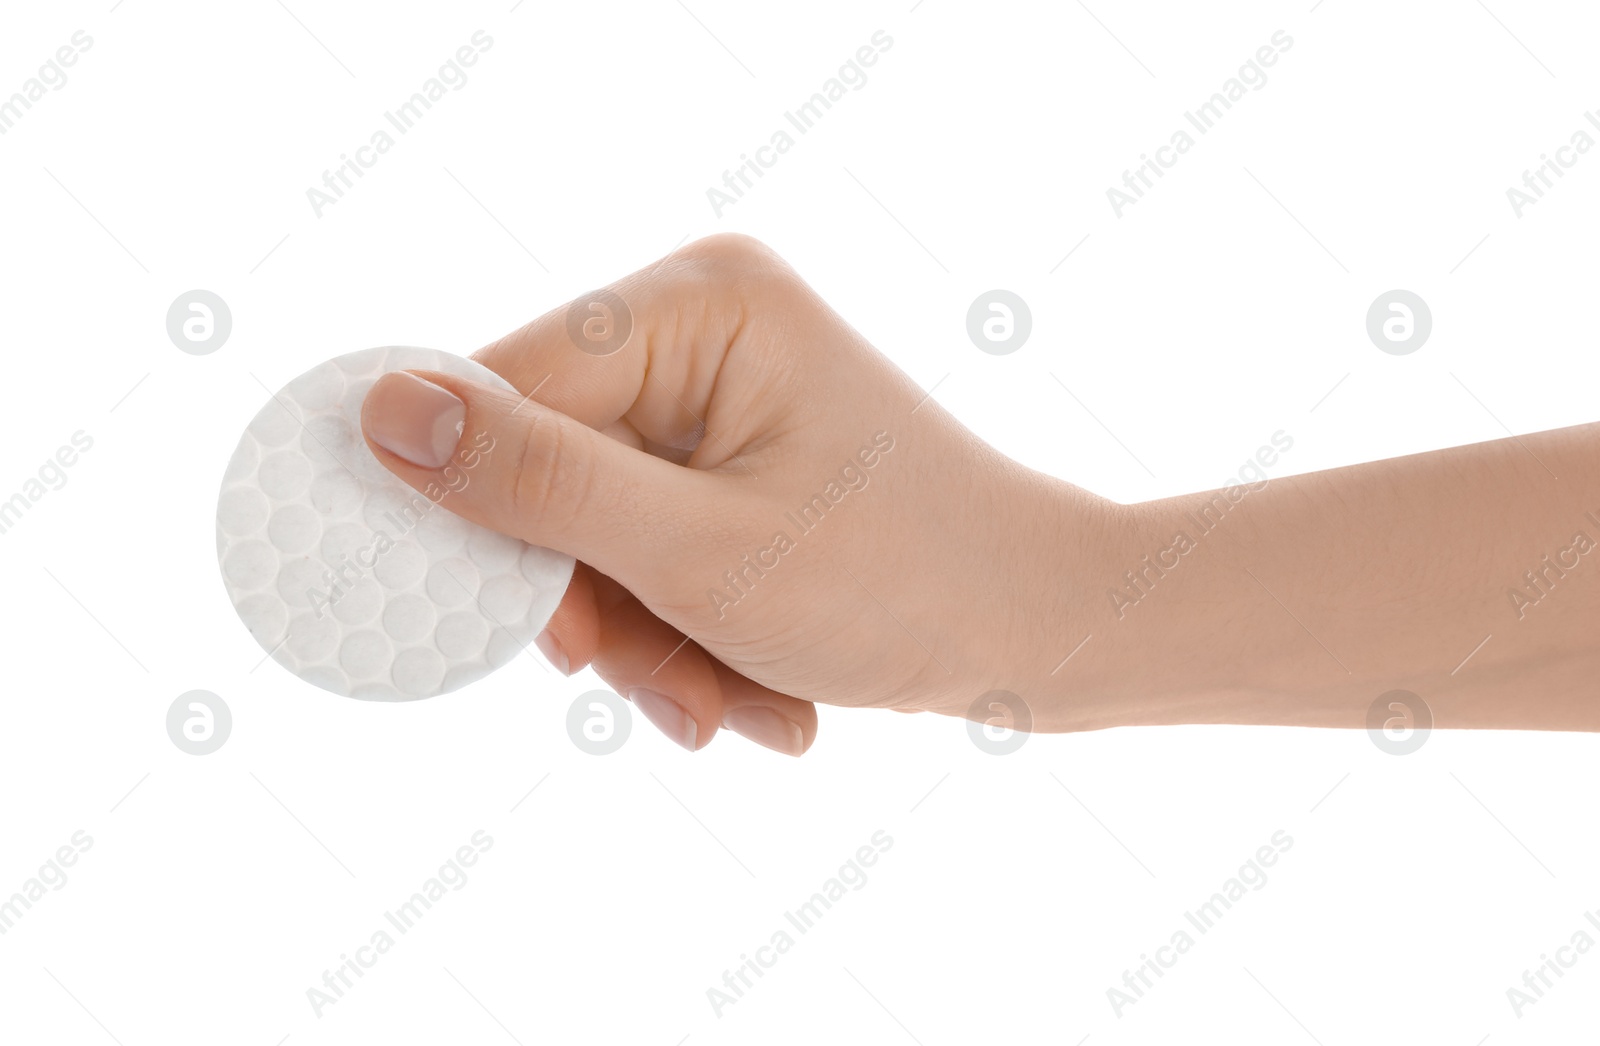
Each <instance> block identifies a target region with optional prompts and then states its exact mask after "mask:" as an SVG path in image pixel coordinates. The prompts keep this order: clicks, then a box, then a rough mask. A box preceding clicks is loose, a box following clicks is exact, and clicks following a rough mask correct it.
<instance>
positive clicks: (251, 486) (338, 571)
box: [217, 348, 573, 701]
mask: <svg viewBox="0 0 1600 1046" xmlns="http://www.w3.org/2000/svg"><path fill="white" fill-rule="evenodd" d="M395 370H434V371H440V372H442V373H445V374H452V375H458V376H460V377H464V378H471V379H473V380H474V381H479V382H483V383H484V384H488V385H494V386H496V387H499V388H504V389H510V388H511V386H510V385H509V384H507V382H506V381H505V380H504V379H502V378H501V377H500V376H499V375H497V374H495V373H494V372H492V371H490V370H489V369H488V368H486V367H483V366H480V365H479V364H477V363H474V362H472V361H471V360H465V359H462V358H461V357H459V356H452V355H450V354H449V353H444V352H435V351H433V350H431V349H411V348H384V349H364V350H362V351H360V352H352V353H349V354H347V355H344V356H340V357H338V358H337V359H332V360H329V361H328V362H326V363H324V364H321V365H320V366H317V367H314V368H312V369H311V370H309V371H307V372H306V373H304V374H302V375H300V377H298V378H296V379H295V380H293V381H291V382H290V383H289V384H288V385H286V386H284V387H283V388H282V389H280V390H279V391H278V392H277V393H276V394H275V395H274V396H273V397H272V399H270V400H268V401H267V404H266V406H264V407H262V408H261V411H260V413H258V414H257V415H256V416H255V418H254V419H253V420H252V421H251V422H250V426H249V428H247V429H246V430H245V433H244V435H243V436H241V437H240V438H239V446H238V447H237V448H235V450H234V452H233V457H232V458H231V459H229V461H228V468H227V472H226V473H225V474H224V476H223V480H222V492H221V494H220V495H219V496H218V498H217V561H218V563H219V564H220V565H221V567H222V581H223V584H224V586H225V587H226V588H227V590H228V597H229V598H230V599H232V600H233V605H234V607H235V608H236V609H237V610H238V611H239V617H240V618H242V619H243V620H244V623H245V625H246V626H247V627H248V628H249V629H250V634H251V635H253V636H255V639H256V642H257V643H260V644H261V647H262V649H264V650H266V651H268V652H269V653H270V654H271V656H272V657H273V658H274V659H275V660H276V661H278V663H279V664H282V665H283V666H284V667H286V668H288V669H289V671H291V672H293V673H294V674H295V675H297V676H299V677H300V678H302V679H304V680H306V681H308V682H311V683H314V684H316V685H317V686H320V687H322V688H323V689H324V690H331V691H333V692H334V693H336V694H343V695H346V696H349V697H359V698H370V699H375V700H383V701H403V700H410V699H413V698H420V697H433V696H434V695H436V694H443V693H447V692H449V691H451V690H455V689H456V688H458V687H461V686H465V685H466V684H467V683H470V682H472V681H473V680H474V679H477V678H479V677H481V676H483V675H486V674H488V673H489V672H492V671H493V670H494V669H496V668H499V667H500V666H501V665H503V664H505V663H506V662H507V661H510V660H511V659H512V658H513V657H515V656H516V655H517V653H518V652H520V651H522V650H525V649H527V647H528V644H529V643H531V642H532V640H533V637H534V636H536V635H538V634H539V632H540V631H541V630H542V629H543V628H544V626H545V624H546V623H547V622H548V621H549V619H550V615H551V614H553V613H555V609H556V606H557V604H559V603H560V602H561V597H562V595H563V594H564V593H565V592H566V589H567V582H568V581H569V580H571V577H572V567H573V561H572V559H571V557H569V556H565V555H562V554H561V553H558V552H552V551H550V550H549V549H545V548H539V547H537V546H534V545H529V544H526V543H525V542H522V541H518V540H516V539H515V538H509V537H506V536H505V535H503V534H498V533H496V532H494V531H492V530H486V529H484V528H483V527H480V526H477V525H476V524H473V523H469V522H467V521H466V520H464V519H462V518H461V517H460V516H457V515H456V514H455V513H453V512H451V511H450V510H449V509H448V508H446V507H445V505H444V504H441V503H440V502H442V501H445V500H446V498H447V496H448V493H449V491H451V490H459V489H462V488H463V487H464V485H465V484H467V483H470V482H473V476H472V473H473V470H474V469H475V468H480V467H482V466H483V463H484V461H485V460H486V459H488V458H491V457H492V456H493V455H494V454H495V453H497V452H498V453H503V451H499V450H498V449H497V448H495V447H494V445H493V441H492V439H491V438H490V437H489V436H488V435H487V434H485V433H477V434H474V433H472V432H464V433H463V434H462V438H461V443H460V446H459V448H458V450H457V453H456V456H455V458H454V459H453V460H452V462H451V463H450V464H449V465H447V466H445V467H444V468H443V469H441V470H439V473H438V477H437V481H436V483H435V484H434V485H433V486H431V487H430V488H428V489H427V490H424V491H418V490H416V489H414V488H412V487H411V486H409V485H408V484H406V483H404V482H402V481H401V480H400V479H399V478H398V477H397V476H395V475H394V474H393V473H391V472H390V471H389V470H388V469H386V468H384V467H383V466H382V465H380V464H379V463H378V460H377V458H375V457H373V455H372V451H371V450H369V449H368V448H367V443H366V440H365V439H364V438H363V437H362V435H361V401H362V400H363V399H364V398H365V397H366V394H367V390H368V389H370V388H371V387H372V383H373V382H374V381H376V380H377V379H378V377H379V375H382V374H385V373H387V372H389V371H395Z"/></svg>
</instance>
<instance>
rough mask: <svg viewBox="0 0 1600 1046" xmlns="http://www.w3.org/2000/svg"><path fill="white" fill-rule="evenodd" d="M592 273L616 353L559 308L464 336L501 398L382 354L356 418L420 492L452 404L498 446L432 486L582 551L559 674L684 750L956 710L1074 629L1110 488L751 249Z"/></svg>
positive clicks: (1021, 675)
mask: <svg viewBox="0 0 1600 1046" xmlns="http://www.w3.org/2000/svg"><path fill="white" fill-rule="evenodd" d="M608 290H609V292H610V294H612V295H615V296H616V297H615V298H614V299H610V300H611V301H613V302H614V301H616V300H620V301H621V302H622V303H625V306H626V311H627V313H628V314H630V315H631V332H629V333H628V335H627V338H626V342H625V343H624V344H622V346H621V347H620V348H619V349H617V350H616V351H614V352H611V353H610V354H609V355H596V354H591V352H589V351H585V349H584V348H583V347H581V346H580V345H579V344H577V343H575V340H574V338H573V337H572V336H570V335H569V333H568V316H569V311H570V310H569V309H558V310H556V311H554V312H551V313H549V314H547V315H545V316H543V317H541V318H539V319H537V320H534V321H533V322H532V323H530V324H528V325H527V326H526V327H524V328H522V329H521V330H519V331H517V332H515V333H514V334H511V335H508V336H507V337H505V338H502V339H501V340H500V341H498V342H496V343H495V344H493V345H491V346H489V347H488V348H486V349H484V350H482V351H481V352H479V353H478V354H477V356H476V358H477V359H478V360H479V361H480V362H482V363H483V364H484V365H486V366H487V367H489V368H490V369H491V370H494V371H495V372H497V373H499V374H500V375H502V376H504V377H505V378H506V379H507V380H508V381H509V382H510V383H511V384H512V385H513V386H515V387H516V388H517V390H518V392H517V393H516V394H512V393H508V392H504V391H500V390H496V389H492V388H489V387H486V386H484V385H481V384H478V383H475V382H471V381H466V380H463V379H461V378H455V377H450V376H448V375H443V374H437V373H431V372H419V373H417V374H411V373H399V374H392V375H388V376H386V377H384V378H383V379H382V380H380V381H379V382H377V383H376V384H375V385H374V386H373V388H372V390H371V392H370V393H369V394H368V397H367V400H366V404H365V407H364V412H363V419H362V420H363V426H364V429H365V431H366V434H367V437H368V440H369V442H370V443H371V444H372V447H373V452H374V453H375V454H376V455H377V457H378V459H379V460H380V461H382V462H383V463H384V464H385V465H386V466H387V467H388V468H390V469H391V470H393V471H394V473H395V474H396V475H398V476H400V477H401V478H402V479H404V480H405V481H406V482H408V483H410V484H412V485H413V486H416V487H419V488H421V487H423V486H426V485H427V484H429V483H430V481H433V480H434V479H436V477H437V469H438V468H439V467H440V466H442V465H444V464H445V463H446V462H447V461H448V460H449V459H450V457H451V456H452V455H453V454H454V452H455V449H456V443H457V439H458V435H457V428H456V422H458V421H459V422H464V426H463V427H462V428H461V430H460V432H461V433H463V435H461V436H460V437H459V438H462V439H465V438H470V437H472V436H474V435H475V434H481V433H487V434H488V435H489V436H490V437H492V438H493V440H494V448H495V449H494V450H493V451H492V453H490V454H489V455H488V457H487V459H486V460H485V461H484V462H482V463H481V464H479V465H478V466H477V467H476V468H475V470H474V472H473V476H472V481H471V482H470V483H469V484H467V486H466V487H465V489H464V490H462V492H461V493H459V494H451V495H450V496H449V498H448V499H447V500H446V501H445V502H444V503H445V505H446V506H447V507H448V508H450V509H451V510H453V511H455V512H457V513H459V514H460V515H462V516H464V517H466V518H468V519H470V520H472V521H474V522H476V523H480V524H482V525H484V526H487V527H490V528H492V529H494V530H498V531H501V532H503V533H506V534H510V535H512V536H515V537H518V538H521V539H523V540H525V541H528V542H530V543H533V544H537V545H544V546H547V547H550V548H554V549H558V550H560V551H562V552H566V553H568V554H570V555H572V556H574V557H575V558H577V559H578V560H579V567H578V570H577V572H576V574H575V575H574V577H573V580H572V583H571V586H570V587H569V588H568V590H567V593H566V595H565V598H564V599H563V601H562V603H561V606H560V609H559V610H558V611H557V612H556V614H555V616H554V618H553V619H552V620H551V622H550V625H549V627H548V629H547V630H546V632H545V633H544V634H543V635H541V636H540V637H539V640H538V643H539V646H540V649H541V650H543V651H544V652H545V654H546V655H547V656H548V657H549V658H550V660H551V661H552V662H553V663H554V664H555V665H556V666H557V667H558V668H560V669H562V670H563V671H565V672H569V673H570V672H572V671H575V670H577V669H579V668H581V667H583V666H584V665H586V664H587V665H592V666H593V667H594V669H595V671H596V672H597V673H598V674H599V675H600V676H601V678H603V679H605V680H606V682H607V683H609V684H610V685H611V686H612V687H613V688H615V689H616V690H617V692H618V693H620V694H623V695H625V696H627V697H628V698H629V699H630V700H632V701H633V702H634V704H635V705H636V706H637V707H638V708H639V709H640V711H642V712H643V713H644V714H645V715H646V716H647V717H649V719H650V720H651V721H652V722H654V723H655V724H656V725H657V726H658V727H660V728H661V729H662V730H663V731H664V732H665V733H666V734H667V735H668V736H670V737H671V738H672V739H673V740H674V741H677V742H678V743H679V744H681V745H683V746H684V747H686V748H689V749H691V750H694V749H698V748H701V747H703V746H705V745H706V744H707V743H708V742H709V741H710V740H711V738H712V736H713V735H714V734H715V733H716V731H717V728H718V727H719V726H727V727H729V728H730V729H733V730H735V731H737V732H738V733H741V734H743V735H745V736H746V737H749V738H750V739H752V740H755V741H757V742H760V743H761V744H764V745H766V746H768V747H769V748H773V749H776V750H778V751H781V752H786V753H788V754H791V755H799V754H800V753H802V752H803V751H804V750H805V749H806V748H807V747H809V746H810V744H811V742H812V740H813V739H814V738H815V735H816V729H817V716H816V709H815V706H814V705H813V704H812V702H818V701H820V702H827V703H829V704H836V705H847V706H853V707H868V706H870V707H879V708H893V709H898V710H902V711H914V710H929V711H935V712H940V713H944V714H949V715H967V714H968V712H969V710H971V709H973V707H974V704H975V703H976V702H978V699H979V698H980V697H982V696H983V695H985V694H986V693H988V692H990V691H993V690H1008V691H1013V692H1021V691H1025V690H1028V689H1029V688H1030V686H1031V685H1035V684H1036V682H1037V680H1039V679H1041V678H1044V677H1045V676H1046V675H1047V674H1048V672H1049V670H1050V666H1051V665H1052V664H1054V663H1056V662H1057V661H1059V659H1060V658H1061V656H1062V655H1064V654H1065V653H1066V651H1067V649H1069V648H1070V642H1067V640H1068V629H1067V628H1066V627H1065V626H1064V625H1063V623H1062V622H1061V620H1060V614H1059V612H1058V611H1057V610H1056V609H1055V608H1056V606H1057V604H1058V603H1059V602H1061V601H1062V598H1063V594H1064V593H1065V592H1066V590H1068V589H1070V588H1072V585H1071V584H1070V583H1069V582H1067V581H1066V580H1065V579H1067V578H1074V577H1077V576H1078V575H1079V573H1080V571H1079V570H1078V562H1077V560H1078V559H1079V558H1080V557H1082V556H1084V555H1086V554H1087V553H1086V552H1084V551H1083V550H1085V549H1089V548H1093V547H1097V543H1096V542H1095V540H1094V539H1095V538H1096V536H1097V535H1098V534H1099V533H1100V532H1101V531H1102V530H1103V529H1104V528H1105V526H1106V523H1107V521H1108V519H1109V518H1110V516H1111V514H1112V513H1113V511H1114V510H1115V508H1116V506H1112V505H1111V504H1110V503H1109V502H1105V501H1104V500H1102V499H1098V498H1094V497H1092V496H1090V495H1088V494H1086V493H1084V492H1082V491H1078V490H1076V489H1075V488H1072V487H1070V486H1068V485H1066V484H1064V483H1061V482H1059V481H1056V480H1052V479H1050V478H1048V477H1045V476H1042V475H1039V474H1037V473H1034V472H1031V471H1029V470H1027V469H1024V468H1023V467H1021V466H1019V465H1017V464H1016V463H1014V462H1012V461H1010V460H1009V459H1007V458H1005V457H1003V456H1002V455H1000V454H999V453H997V452H995V451H994V450H993V449H991V448H990V447H988V446H986V445H985V444H983V443H982V442H981V441H979V440H978V439H977V438H975V437H974V436H973V435H972V434H971V433H970V432H968V431H967V430H965V429H964V428H962V427H961V425H959V424H958V423H957V422H956V421H955V420H954V419H952V418H951V417H950V416H949V415H948V414H946V413H945V412H944V411H943V410H941V409H940V408H939V406H938V405H937V404H936V403H934V402H933V401H932V400H931V399H929V398H927V397H926V396H925V395H924V393H923V391H922V390H921V389H919V388H918V387H917V386H916V385H915V384H914V383H912V382H911V381H910V380H909V379H908V378H907V377H906V376H905V375H904V374H903V373H901V372H900V371H899V370H897V369H896V368H895V367H894V366H893V365H892V364H891V363H890V362H889V361H888V360H886V359H885V358H884V357H883V356H881V355H880V354H879V353H878V352H877V351H876V350H874V349H873V348H872V346H870V345H869V344H867V342H866V341H865V340H864V339H863V338H862V337H861V335H860V334H858V333H857V332H856V331H854V330H852V329H851V328H850V326H849V325H848V324H847V323H845V321H844V320H842V319H841V318H840V317H839V316H837V315H836V314H835V313H834V312H833V311H832V310H831V309H829V308H828V306H827V305H826V304H825V303H824V302H823V301H821V299H819V298H818V297H817V295H816V294H815V293H814V292H813V291H812V290H811V289H810V288H809V287H807V286H806V285H805V283H803V282H802V281H801V280H800V278H799V277H798V276H797V275H796V274H795V273H794V272H793V271H792V270H791V269H790V268H789V267H788V266H787V265H785V264H784V263H783V261H781V260H780V259H779V258H778V257H777V256H776V255H775V254H773V253H772V252H771V251H770V250H768V249H767V248H765V247H764V246H762V245H761V244H759V243H757V242H756V241H753V240H750V239H748V238H745V237H740V236H731V235H723V236H714V237H711V238H709V239H705V240H701V241H698V242H696V243H693V244H690V245H689V246H687V247H685V248H682V249H681V250H678V251H676V252H674V253H673V254H672V255H670V256H668V257H667V258H665V259H663V260H662V261H661V262H659V263H658V264H656V265H654V266H651V267H650V268H647V269H643V270H641V271H639V272H636V273H634V274H633V275H631V276H628V277H626V278H624V279H623V280H621V281H619V282H617V283H616V284H614V285H612V286H611V287H610V288H608ZM599 298H600V296H598V295H594V296H590V297H588V298H585V299H581V300H580V301H579V302H576V303H574V306H573V308H577V309H578V310H579V314H578V318H579V319H580V320H581V319H584V318H588V317H589V316H590V313H589V311H588V310H587V308H586V307H585V306H586V305H587V303H588V302H590V301H597V300H599ZM613 311H614V310H613ZM594 315H595V317H596V318H597V319H599V320H601V321H604V320H606V317H605V316H604V315H603V314H602V313H599V312H596V313H595V314H594ZM610 321H611V322H613V323H621V324H624V325H626V324H627V323H629V319H628V317H626V316H622V315H613V316H611V317H610ZM602 333H603V332H602ZM1078 594H1080V595H1081V593H1078ZM1064 642H1066V643H1067V645H1066V646H1063V643H1064ZM1033 714H1034V718H1035V722H1034V724H1033V725H1034V728H1035V729H1050V728H1052V727H1054V728H1060V726H1061V725H1064V724H1063V723H1057V722H1052V715H1053V713H1051V712H1050V711H1049V710H1048V709H1047V708H1041V707H1035V708H1034V710H1033ZM988 715H989V713H988V711H987V705H984V706H983V710H982V712H981V714H979V715H978V718H986V717H987V716H988Z"/></svg>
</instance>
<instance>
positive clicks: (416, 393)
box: [362, 371, 467, 469]
mask: <svg viewBox="0 0 1600 1046" xmlns="http://www.w3.org/2000/svg"><path fill="white" fill-rule="evenodd" d="M362 423H363V425H364V426H365V428H366V430H367V435H368V436H369V437H370V438H371V439H372V442H374V443H376V444H377V445H378V446H380V447H382V448H383V449H384V450H387V451H388V452H389V453H390V454H393V455H394V456H395V457H398V458H404V459H406V460H407V461H409V462H411V464H413V465H420V466H421V467H422V468H425V469H437V468H443V467H444V466H445V465H448V464H449V463H450V458H451V457H452V456H453V455H454V454H455V452H456V444H457V443H458V442H459V441H460V439H461V430H462V429H463V428H464V427H465V426H466V423H467V405H466V404H465V403H462V402H461V401H460V400H459V399H457V398H456V397H455V396H453V395H451V394H450V393H449V392H446V391H445V390H444V389H441V388H440V387H439V386H437V385H435V384H434V383H433V382H431V381H423V380H422V379H421V378H419V377H417V376H416V375H415V374H408V373H406V372H405V371H396V372H394V373H392V374H385V375H384V376H383V377H381V378H379V379H378V380H377V381H376V382H375V383H374V384H373V386H372V388H371V390H370V391H368V393H367V401H366V403H365V405H364V406H363V409H362Z"/></svg>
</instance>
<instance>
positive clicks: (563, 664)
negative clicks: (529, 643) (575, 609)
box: [533, 629, 572, 676]
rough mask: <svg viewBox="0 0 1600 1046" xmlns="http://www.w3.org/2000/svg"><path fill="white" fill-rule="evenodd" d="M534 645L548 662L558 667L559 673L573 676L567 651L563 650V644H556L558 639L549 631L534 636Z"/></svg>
mask: <svg viewBox="0 0 1600 1046" xmlns="http://www.w3.org/2000/svg"><path fill="white" fill-rule="evenodd" d="M533 645H534V646H536V647H538V648H539V653H541V654H543V655H544V657H545V660H546V661H549V662H550V663H551V664H552V665H555V666H556V671H557V672H560V673H561V674H562V675H564V676H570V675H571V674H572V669H571V668H570V667H568V664H567V654H566V651H564V650H562V649H561V644H560V643H557V642H556V637H555V636H553V635H551V634H550V630H549V629H545V630H544V631H543V632H540V633H539V634H538V635H536V636H534V637H533Z"/></svg>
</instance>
